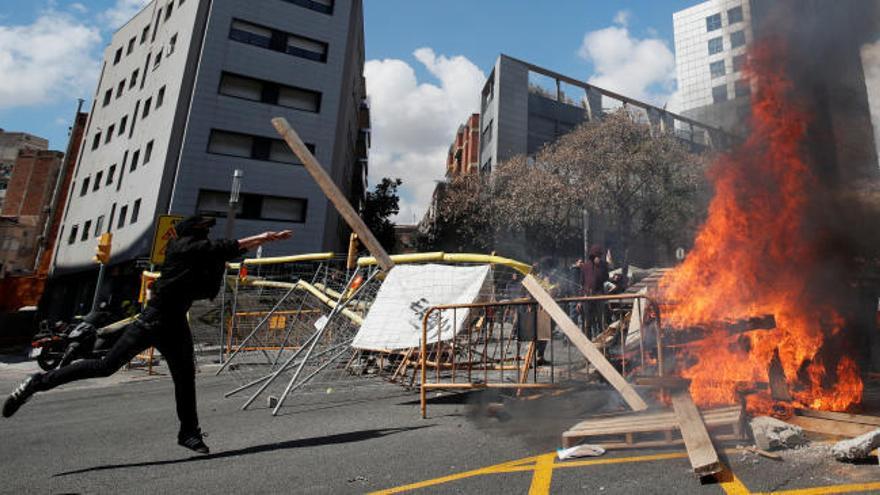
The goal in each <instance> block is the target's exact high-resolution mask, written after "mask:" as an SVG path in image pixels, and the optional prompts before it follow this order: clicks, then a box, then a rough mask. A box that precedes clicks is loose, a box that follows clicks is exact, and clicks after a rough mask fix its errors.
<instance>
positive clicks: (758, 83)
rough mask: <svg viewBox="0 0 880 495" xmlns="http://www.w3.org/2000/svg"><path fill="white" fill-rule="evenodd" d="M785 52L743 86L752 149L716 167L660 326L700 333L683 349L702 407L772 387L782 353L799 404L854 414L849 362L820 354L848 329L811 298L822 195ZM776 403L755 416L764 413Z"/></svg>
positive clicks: (764, 401)
mask: <svg viewBox="0 0 880 495" xmlns="http://www.w3.org/2000/svg"><path fill="white" fill-rule="evenodd" d="M781 60H785V57H784V49H783V47H782V45H781V44H773V43H770V44H756V45H755V46H754V47H753V49H752V50H751V52H750V54H749V64H748V65H749V67H748V69H747V71H746V74H747V76H748V77H749V78H750V82H751V83H752V86H753V87H754V88H757V90H756V91H755V93H754V94H753V96H752V127H751V132H750V134H749V136H748V138H747V139H746V141H745V142H744V143H743V144H742V145H740V146H739V147H738V148H737V149H735V150H734V151H732V152H730V153H727V154H725V155H722V156H720V158H718V159H717V161H716V162H715V163H714V164H713V166H712V168H711V169H710V172H709V177H710V179H711V180H712V182H713V185H714V188H715V195H714V197H713V198H712V201H711V203H710V205H709V211H708V218H707V220H706V223H705V224H704V225H703V226H702V228H701V230H700V232H699V234H698V235H697V238H696V240H695V243H694V248H693V250H692V251H691V252H690V253H689V255H688V257H687V258H686V259H685V260H684V262H683V263H682V264H681V265H680V266H679V267H677V268H676V269H675V270H673V271H671V272H669V273H668V274H667V275H666V276H665V277H664V279H663V280H662V281H661V283H660V289H661V291H662V295H663V297H664V299H667V300H668V301H670V302H671V303H672V304H671V306H670V307H669V308H668V309H667V310H666V313H665V314H664V320H665V323H668V324H670V325H671V326H672V327H675V328H688V327H695V326H701V327H706V328H708V331H709V333H708V336H707V337H706V338H704V339H703V340H701V341H699V342H696V343H693V344H691V345H689V346H688V348H687V357H688V361H687V363H685V364H684V369H683V370H681V375H682V376H684V377H686V378H690V379H691V380H692V381H691V388H690V391H691V393H692V395H693V397H694V400H695V401H696V402H697V403H698V404H700V405H703V406H712V405H721V404H732V403H735V402H736V401H737V387H741V386H742V384H743V383H745V384H754V383H756V382H767V381H768V379H769V377H768V368H769V364H770V361H771V360H772V359H773V355H774V353H775V352H778V353H779V359H780V361H781V363H782V368H783V370H784V372H785V377H786V381H787V382H788V386H789V390H790V393H791V395H792V396H793V397H794V399H795V403H796V405H799V406H803V407H811V408H817V409H825V410H843V409H846V408H847V407H848V406H850V405H852V404H854V403H858V402H859V401H860V400H861V395H862V382H861V379H860V377H859V370H858V367H857V366H856V364H855V362H854V361H853V360H852V359H851V358H850V357H847V356H830V357H829V356H828V354H831V353H827V352H826V353H821V354H820V351H821V350H822V347H823V344H826V343H827V341H828V340H827V339H829V337H831V336H835V335H837V334H839V332H840V331H841V329H842V328H843V326H844V321H843V318H842V317H841V316H840V314H839V313H838V312H837V311H836V310H835V309H834V307H831V306H830V305H829V304H828V303H825V302H823V301H822V299H821V298H819V297H816V296H815V295H814V294H815V291H813V290H811V289H813V287H811V281H810V274H811V273H813V272H815V271H816V267H818V266H820V265H821V263H822V259H821V257H820V254H819V253H818V249H817V248H816V232H815V227H814V226H811V225H810V224H809V222H808V212H809V209H810V208H811V207H813V206H812V205H811V203H810V201H811V199H812V198H811V195H810V191H812V190H814V188H815V187H816V185H817V184H816V178H815V177H814V175H813V174H812V172H811V170H810V167H809V166H808V165H807V163H806V161H805V159H804V158H803V156H802V153H801V146H802V145H803V141H804V139H805V135H806V130H807V123H808V118H809V116H808V115H807V113H806V112H805V110H804V108H803V106H802V105H800V104H799V103H798V102H796V101H794V99H793V97H792V96H791V95H792V94H793V91H792V89H793V88H792V84H791V82H790V81H789V80H788V79H787V78H786V77H785V74H784V71H783V70H782V69H781V67H780V61H781ZM762 315H774V317H775V320H776V329H774V330H756V331H751V332H748V333H745V334H741V335H729V334H728V333H727V332H726V331H725V330H723V329H722V328H721V326H720V325H718V322H723V321H736V320H741V319H744V318H748V317H752V316H762ZM771 404H772V401H770V400H769V395H766V394H765V396H764V397H763V398H751V399H750V400H749V404H748V407H749V408H750V409H752V410H755V409H762V410H766V409H767V408H768V407H769V406H770V405H771Z"/></svg>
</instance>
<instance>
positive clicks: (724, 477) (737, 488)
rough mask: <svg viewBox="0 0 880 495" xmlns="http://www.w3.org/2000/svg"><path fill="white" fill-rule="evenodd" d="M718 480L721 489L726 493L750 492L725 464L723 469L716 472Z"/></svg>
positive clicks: (735, 494)
mask: <svg viewBox="0 0 880 495" xmlns="http://www.w3.org/2000/svg"><path fill="white" fill-rule="evenodd" d="M718 480H719V482H720V483H719V485H720V486H721V489H722V490H724V493H726V494H727V495H749V494H751V493H752V492H750V491H749V489H748V487H746V485H744V484H743V482H742V481H740V480H739V478H737V477H736V475H735V474H733V471H731V470H730V468H729V467H727V466H724V471H722V472H721V473H719V474H718Z"/></svg>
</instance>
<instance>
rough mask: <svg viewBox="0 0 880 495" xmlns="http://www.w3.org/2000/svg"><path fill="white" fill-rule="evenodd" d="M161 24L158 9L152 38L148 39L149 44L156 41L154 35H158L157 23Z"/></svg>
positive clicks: (160, 11) (160, 13)
mask: <svg viewBox="0 0 880 495" xmlns="http://www.w3.org/2000/svg"><path fill="white" fill-rule="evenodd" d="M161 22H162V9H161V8H160V9H159V10H158V12H156V23H155V24H153V36H152V37H151V38H150V43H152V42H154V41H156V34H158V33H159V23H161Z"/></svg>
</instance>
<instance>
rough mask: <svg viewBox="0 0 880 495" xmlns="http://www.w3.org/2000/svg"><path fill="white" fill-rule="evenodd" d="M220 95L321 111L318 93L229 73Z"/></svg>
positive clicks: (225, 74)
mask: <svg viewBox="0 0 880 495" xmlns="http://www.w3.org/2000/svg"><path fill="white" fill-rule="evenodd" d="M220 94H223V95H226V96H233V97H236V98H244V99H246V100H251V101H259V102H262V103H268V104H270V105H279V106H283V107H288V108H294V109H297V110H303V111H306V112H315V113H317V112H320V110H321V93H319V92H317V91H312V90H309V89H303V88H296V87H293V86H285V85H282V84H278V83H274V82H271V81H263V80H260V79H254V78H252V77H246V76H240V75H237V74H230V73H227V72H224V73H223V76H222V77H221V79H220Z"/></svg>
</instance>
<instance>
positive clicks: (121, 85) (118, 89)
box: [116, 79, 125, 98]
mask: <svg viewBox="0 0 880 495" xmlns="http://www.w3.org/2000/svg"><path fill="white" fill-rule="evenodd" d="M124 90H125V79H123V80H121V81H119V84H118V85H117V86H116V98H119V97H120V96H122V92H123V91H124Z"/></svg>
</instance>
